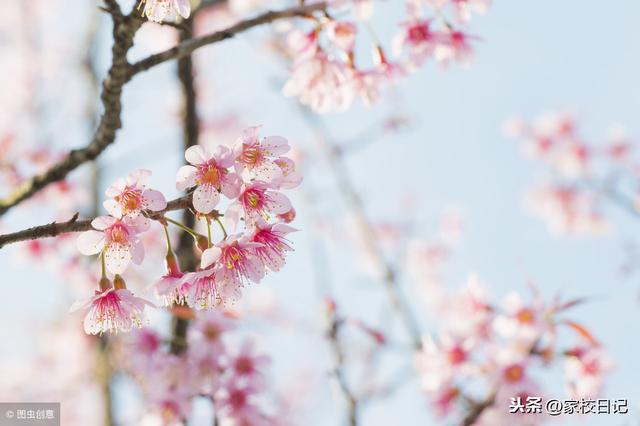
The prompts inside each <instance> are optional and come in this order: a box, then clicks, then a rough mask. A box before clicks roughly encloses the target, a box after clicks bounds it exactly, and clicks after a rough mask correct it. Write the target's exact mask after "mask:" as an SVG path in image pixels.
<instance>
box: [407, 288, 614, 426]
mask: <svg viewBox="0 0 640 426" xmlns="http://www.w3.org/2000/svg"><path fill="white" fill-rule="evenodd" d="M444 303H445V305H446V306H447V309H446V310H444V312H443V315H442V317H441V318H442V320H443V321H442V324H441V329H440V332H439V333H438V334H437V335H435V336H428V337H425V339H424V342H423V350H422V351H421V353H420V354H419V355H418V356H417V358H416V364H417V367H418V370H419V372H420V374H421V377H422V385H423V388H424V390H425V391H426V392H427V394H428V395H429V396H430V398H431V400H432V401H433V404H434V407H435V410H436V412H437V413H438V414H440V415H442V416H447V415H450V414H452V413H460V412H461V411H462V409H463V407H465V406H467V405H468V404H469V401H471V403H472V405H473V404H478V405H482V404H484V403H488V408H487V409H485V410H484V411H483V414H482V416H481V417H480V418H479V419H478V421H477V422H476V423H474V424H478V425H497V424H530V423H531V421H532V419H531V418H528V417H527V416H528V414H522V415H521V418H518V416H515V415H513V414H509V413H507V411H506V410H505V409H504V407H506V406H508V404H509V401H510V400H511V398H514V397H521V398H522V399H523V400H526V398H527V397H528V396H531V397H534V396H543V395H544V389H543V388H542V386H541V383H540V382H539V380H537V378H536V376H537V375H539V370H540V369H545V368H546V369H549V368H551V367H552V366H553V365H555V364H556V363H558V362H559V361H563V362H564V371H565V383H566V387H567V390H568V393H569V396H570V397H571V398H574V399H580V398H595V397H597V396H599V394H600V392H601V390H602V387H603V382H604V378H605V376H606V375H607V373H609V372H610V370H611V369H612V367H613V365H612V362H611V360H610V359H609V357H608V356H607V355H606V353H605V352H604V350H603V349H602V347H601V346H600V345H599V343H598V342H597V341H596V340H595V339H594V337H593V336H592V334H591V333H590V332H589V331H588V330H587V329H586V328H585V327H583V326H582V325H580V324H578V323H576V322H574V321H571V320H568V319H566V318H565V317H564V314H565V311H567V310H568V309H570V308H572V307H574V306H575V305H577V304H579V303H580V300H571V301H568V302H562V301H560V300H558V299H556V300H554V301H553V302H551V303H546V302H545V301H544V300H543V299H542V297H541V296H540V295H539V294H538V293H537V292H535V291H534V292H533V296H532V297H531V298H530V299H529V300H524V299H523V298H522V297H521V296H520V295H519V294H517V293H515V292H513V293H510V294H508V295H507V296H506V297H505V298H504V300H503V301H502V302H501V303H493V302H492V301H491V300H490V299H489V297H488V295H487V292H486V289H485V288H484V286H483V285H482V284H481V283H480V282H479V280H478V279H477V277H475V276H473V277H471V278H470V279H469V281H468V283H467V285H466V286H465V287H463V288H462V289H461V290H458V291H456V292H454V293H453V294H451V295H449V296H448V297H447V298H446V301H444ZM561 327H567V328H568V329H570V330H574V331H575V332H576V333H577V336H578V342H577V343H576V344H575V345H573V346H569V347H561V346H560V345H559V343H558V333H559V328H561ZM551 396H554V397H555V396H557V395H551ZM505 416H509V417H508V418H506V417H505ZM529 416H530V414H529ZM536 421H539V419H538V420H536Z"/></svg>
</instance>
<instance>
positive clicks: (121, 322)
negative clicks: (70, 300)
mask: <svg viewBox="0 0 640 426" xmlns="http://www.w3.org/2000/svg"><path fill="white" fill-rule="evenodd" d="M145 306H153V304H152V303H151V302H148V301H147V300H145V299H142V298H140V297H136V296H134V295H133V293H131V292H130V291H129V290H127V289H124V288H121V289H116V288H113V287H111V288H108V289H106V290H96V293H95V295H94V296H93V297H91V298H89V299H87V300H83V301H79V302H76V303H75V304H74V305H73V306H72V307H71V311H72V312H74V311H78V310H81V311H84V312H86V315H85V318H84V331H85V332H86V333H87V334H99V333H104V332H106V331H109V332H111V333H117V332H118V331H129V330H131V328H132V327H133V326H137V327H142V324H143V320H144V308H145Z"/></svg>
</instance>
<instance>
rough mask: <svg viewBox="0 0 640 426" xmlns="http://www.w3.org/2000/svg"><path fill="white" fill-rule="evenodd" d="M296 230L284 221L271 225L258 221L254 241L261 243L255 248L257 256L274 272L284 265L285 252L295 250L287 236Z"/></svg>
mask: <svg viewBox="0 0 640 426" xmlns="http://www.w3.org/2000/svg"><path fill="white" fill-rule="evenodd" d="M295 231H297V229H295V228H292V227H290V226H288V225H285V224H283V223H276V224H273V225H270V224H266V223H264V222H263V223H260V222H258V223H257V224H256V231H255V233H254V234H253V237H252V241H253V242H255V243H258V244H259V246H256V247H255V248H254V251H255V253H256V257H257V258H258V259H260V260H261V261H262V263H263V264H264V265H265V266H266V267H267V268H269V269H271V270H272V271H274V272H277V271H279V270H280V268H282V266H284V263H285V253H286V252H288V251H291V250H293V248H292V247H291V245H290V242H289V241H288V240H287V239H286V236H287V234H289V233H291V232H295Z"/></svg>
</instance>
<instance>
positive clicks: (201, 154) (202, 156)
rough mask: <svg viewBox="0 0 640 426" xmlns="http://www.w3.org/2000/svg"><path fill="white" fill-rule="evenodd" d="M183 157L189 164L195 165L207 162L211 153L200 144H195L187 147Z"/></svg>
mask: <svg viewBox="0 0 640 426" xmlns="http://www.w3.org/2000/svg"><path fill="white" fill-rule="evenodd" d="M184 158H185V159H186V160H187V161H188V162H189V163H190V164H193V165H194V166H197V165H198V164H202V163H205V162H207V161H208V160H209V159H210V158H211V154H209V152H207V150H205V149H204V148H203V147H201V146H200V145H195V146H192V147H189V148H188V149H187V150H186V151H185V153H184Z"/></svg>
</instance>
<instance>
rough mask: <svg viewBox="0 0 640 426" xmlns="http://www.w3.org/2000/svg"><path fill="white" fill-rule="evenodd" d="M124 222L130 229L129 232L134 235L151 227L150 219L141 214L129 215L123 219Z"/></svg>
mask: <svg viewBox="0 0 640 426" xmlns="http://www.w3.org/2000/svg"><path fill="white" fill-rule="evenodd" d="M122 221H123V223H124V224H125V225H126V226H127V227H128V228H129V231H130V232H133V233H134V234H140V233H142V232H145V231H147V230H148V229H149V226H150V222H149V219H147V218H146V217H144V216H142V215H140V214H136V215H127V216H125V217H124V219H122Z"/></svg>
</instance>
